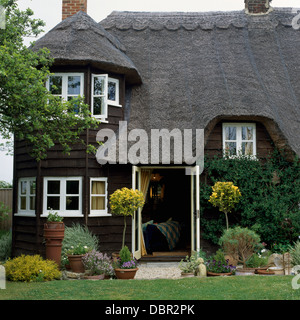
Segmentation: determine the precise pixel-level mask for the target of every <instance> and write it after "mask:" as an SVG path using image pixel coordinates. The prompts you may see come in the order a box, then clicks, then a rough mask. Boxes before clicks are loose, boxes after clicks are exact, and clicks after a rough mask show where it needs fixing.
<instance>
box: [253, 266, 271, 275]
mask: <svg viewBox="0 0 300 320" xmlns="http://www.w3.org/2000/svg"><path fill="white" fill-rule="evenodd" d="M267 269H268V267H259V268H255V272H254V273H255V274H258V270H267Z"/></svg>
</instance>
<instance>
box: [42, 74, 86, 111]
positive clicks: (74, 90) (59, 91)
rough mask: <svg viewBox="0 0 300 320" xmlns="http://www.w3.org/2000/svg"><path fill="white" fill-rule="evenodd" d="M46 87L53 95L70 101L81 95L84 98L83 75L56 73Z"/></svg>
mask: <svg viewBox="0 0 300 320" xmlns="http://www.w3.org/2000/svg"><path fill="white" fill-rule="evenodd" d="M46 85H47V89H48V90H49V91H50V93H52V95H54V96H57V97H61V98H62V99H64V100H65V101H70V100H71V99H73V98H74V97H78V96H79V95H80V96H83V85H84V83H83V73H55V74H54V75H52V76H50V77H49V79H48V81H47V84H46ZM75 112H76V110H75Z"/></svg>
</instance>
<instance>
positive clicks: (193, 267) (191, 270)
mask: <svg viewBox="0 0 300 320" xmlns="http://www.w3.org/2000/svg"><path fill="white" fill-rule="evenodd" d="M199 265H200V260H199V258H198V255H197V253H194V254H192V255H191V256H190V257H189V256H186V257H185V259H182V260H181V261H180V262H179V269H180V270H181V276H182V277H194V276H195V275H196V274H197V271H198V268H199Z"/></svg>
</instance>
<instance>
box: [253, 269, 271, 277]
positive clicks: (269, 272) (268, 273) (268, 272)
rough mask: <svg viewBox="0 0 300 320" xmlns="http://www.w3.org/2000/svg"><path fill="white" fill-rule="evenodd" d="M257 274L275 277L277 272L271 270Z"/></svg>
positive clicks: (259, 271) (260, 271) (258, 271)
mask: <svg viewBox="0 0 300 320" xmlns="http://www.w3.org/2000/svg"><path fill="white" fill-rule="evenodd" d="M257 274H260V275H263V276H268V275H274V274H275V272H274V271H270V270H257Z"/></svg>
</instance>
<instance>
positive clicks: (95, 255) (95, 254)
mask: <svg viewBox="0 0 300 320" xmlns="http://www.w3.org/2000/svg"><path fill="white" fill-rule="evenodd" d="M82 261H83V264H84V267H85V269H86V270H89V271H90V273H91V275H99V274H105V275H107V276H110V277H112V276H114V268H113V266H112V260H111V258H110V257H109V256H108V255H107V254H106V253H104V254H103V253H102V252H99V251H96V250H92V251H90V252H88V253H87V254H85V255H84V257H83V258H82Z"/></svg>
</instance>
